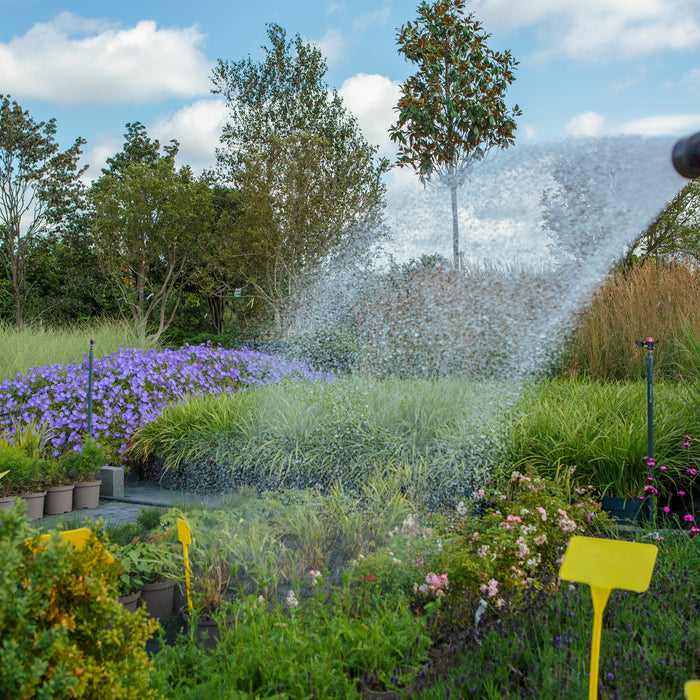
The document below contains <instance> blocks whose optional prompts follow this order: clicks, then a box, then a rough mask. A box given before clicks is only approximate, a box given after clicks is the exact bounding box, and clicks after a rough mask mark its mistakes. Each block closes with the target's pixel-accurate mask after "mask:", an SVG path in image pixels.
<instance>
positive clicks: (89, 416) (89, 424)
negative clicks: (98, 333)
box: [87, 338, 95, 437]
mask: <svg viewBox="0 0 700 700" xmlns="http://www.w3.org/2000/svg"><path fill="white" fill-rule="evenodd" d="M94 345H95V339H94V338H90V352H89V354H88V395H87V400H88V405H87V411H88V414H87V429H88V437H92V348H93V346H94Z"/></svg>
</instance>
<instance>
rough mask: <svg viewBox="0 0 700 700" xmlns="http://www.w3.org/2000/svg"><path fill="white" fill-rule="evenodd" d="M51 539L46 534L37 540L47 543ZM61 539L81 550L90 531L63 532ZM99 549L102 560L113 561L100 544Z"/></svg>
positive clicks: (88, 537)
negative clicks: (102, 556)
mask: <svg viewBox="0 0 700 700" xmlns="http://www.w3.org/2000/svg"><path fill="white" fill-rule="evenodd" d="M51 537H52V535H51V533H48V534H47V535H42V536H41V537H40V538H39V541H40V542H48V541H49V540H50V539H51ZM61 537H62V538H63V539H64V540H66V541H67V542H70V543H71V544H72V545H73V546H74V547H77V548H78V549H82V548H83V547H84V546H85V543H86V542H87V541H88V539H90V530H88V529H87V528H86V527H80V528H78V529H77V530H64V531H63V532H62V533H61ZM100 549H101V550H102V554H103V555H104V558H105V559H106V560H107V561H109V562H112V561H114V557H113V556H112V555H111V554H110V553H109V552H108V551H107V550H106V549H105V548H104V547H102V545H101V543H100Z"/></svg>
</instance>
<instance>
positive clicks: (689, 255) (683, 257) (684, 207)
mask: <svg viewBox="0 0 700 700" xmlns="http://www.w3.org/2000/svg"><path fill="white" fill-rule="evenodd" d="M651 257H653V258H654V259H655V260H657V261H658V260H659V259H661V260H666V261H668V260H678V261H692V262H694V263H696V264H697V263H699V262H700V179H695V180H690V181H689V182H688V183H686V185H685V186H684V187H683V189H681V190H680V192H678V194H676V196H675V197H674V198H673V199H672V200H671V201H670V202H669V203H668V205H667V206H666V207H665V208H664V209H663V211H661V212H660V213H659V214H658V215H657V216H656V217H655V218H654V220H653V221H652V222H651V224H649V226H648V227H647V228H646V229H645V230H644V231H642V233H640V235H639V236H638V237H637V239H636V241H635V242H634V244H633V245H632V246H631V249H630V252H629V253H628V255H627V257H626V260H625V263H626V266H629V265H630V264H631V262H632V260H633V259H639V258H641V261H642V263H643V262H644V261H645V260H646V259H647V258H651Z"/></svg>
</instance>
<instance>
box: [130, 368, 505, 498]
mask: <svg viewBox="0 0 700 700" xmlns="http://www.w3.org/2000/svg"><path fill="white" fill-rule="evenodd" d="M513 391H515V387H513V386H511V385H507V384H505V383H497V382H485V383H476V382H469V381H467V380H461V381H456V380H443V381H437V380H404V381H401V380H385V381H370V380H365V379H361V378H358V377H353V378H348V379H343V380H336V381H334V382H316V383H306V384H280V385H274V386H272V385H270V386H265V387H259V388H256V389H254V390H247V391H245V392H239V393H237V394H235V395H233V396H223V397H202V398H199V399H194V400H192V401H188V402H187V403H182V404H178V405H176V406H173V407H171V408H170V409H168V410H167V411H165V412H164V413H163V414H162V415H161V416H160V417H159V418H158V419H156V420H155V421H154V422H153V423H150V424H148V425H146V426H144V427H143V428H142V429H141V430H140V431H139V433H138V434H137V435H136V436H135V438H134V441H133V448H132V451H131V454H132V456H134V457H136V458H139V459H148V458H152V457H158V458H160V459H162V460H164V465H165V468H166V470H169V472H168V473H166V476H168V474H169V476H170V477H171V478H179V479H181V480H184V481H181V482H180V483H181V485H186V486H187V487H189V488H197V487H198V486H202V485H203V483H202V482H204V481H207V479H211V482H212V483H211V486H212V487H215V488H218V490H220V488H221V483H220V482H221V479H224V481H226V482H227V483H226V484H225V485H226V486H228V487H230V488H236V487H239V486H241V485H248V486H255V487H257V488H259V489H263V490H266V489H270V490H272V489H279V488H302V489H303V488H309V487H311V488H316V487H317V488H321V489H322V490H326V491H327V490H328V489H330V488H332V487H333V485H336V484H339V485H340V486H341V487H342V488H343V489H344V490H346V491H347V492H348V493H357V492H358V490H361V488H362V486H363V485H364V484H367V483H368V482H369V481H370V480H371V479H372V478H374V477H376V476H382V475H384V476H388V475H393V476H396V477H397V478H398V480H399V483H400V485H401V488H402V489H404V490H405V491H406V492H409V493H411V494H412V495H414V496H418V495H419V494H421V493H422V494H431V495H432V496H436V497H443V496H446V495H448V494H451V496H456V495H463V494H464V493H470V491H469V489H471V488H473V487H474V486H475V485H476V484H477V483H478V482H480V481H481V480H482V479H483V478H484V471H485V469H486V466H487V465H488V464H490V463H491V462H492V460H493V459H494V456H495V455H496V454H498V451H499V449H500V446H501V445H502V441H500V440H499V435H498V427H497V426H499V425H502V418H503V414H504V413H505V412H506V411H507V410H508V406H509V405H510V403H511V401H512V393H513ZM212 470H214V471H216V474H215V475H213V476H212ZM198 479H201V480H202V482H200V483H198V481H197V480H198Z"/></svg>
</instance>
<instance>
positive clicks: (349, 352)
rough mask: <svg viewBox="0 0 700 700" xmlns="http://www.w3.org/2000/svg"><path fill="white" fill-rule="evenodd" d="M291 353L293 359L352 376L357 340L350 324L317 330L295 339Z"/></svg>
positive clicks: (329, 324) (302, 334) (322, 327)
mask: <svg viewBox="0 0 700 700" xmlns="http://www.w3.org/2000/svg"><path fill="white" fill-rule="evenodd" d="M287 350H288V352H289V354H290V355H291V356H292V357H295V358H297V359H299V360H301V361H302V362H308V363H309V364H310V365H312V366H313V367H315V368H316V369H320V370H325V371H329V372H350V371H351V370H352V369H353V368H354V367H355V366H356V364H357V337H356V335H355V333H354V331H353V329H352V327H351V326H350V325H348V324H342V323H327V324H322V325H319V326H316V327H315V328H314V329H313V330H311V331H307V332H306V333H300V334H299V335H295V336H294V337H293V338H292V339H291V340H290V341H289V343H288V344H287Z"/></svg>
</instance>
